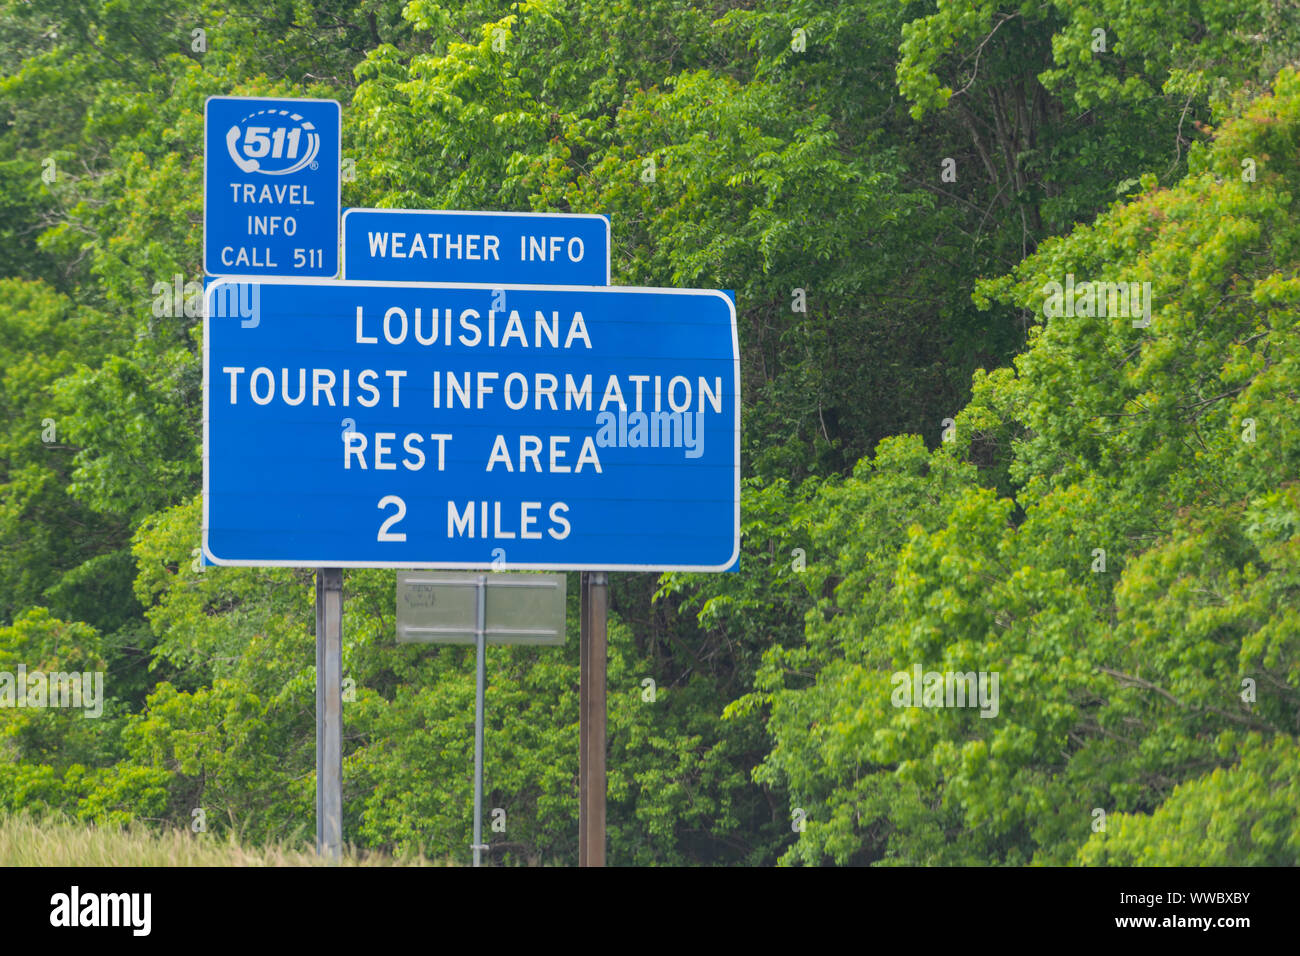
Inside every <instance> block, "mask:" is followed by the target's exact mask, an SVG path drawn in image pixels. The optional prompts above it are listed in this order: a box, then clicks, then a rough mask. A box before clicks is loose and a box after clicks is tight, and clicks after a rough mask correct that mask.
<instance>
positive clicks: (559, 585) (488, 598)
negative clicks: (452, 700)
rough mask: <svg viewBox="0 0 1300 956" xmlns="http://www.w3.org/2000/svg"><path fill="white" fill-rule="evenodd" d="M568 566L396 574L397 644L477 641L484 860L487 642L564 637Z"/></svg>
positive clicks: (544, 641)
mask: <svg viewBox="0 0 1300 956" xmlns="http://www.w3.org/2000/svg"><path fill="white" fill-rule="evenodd" d="M564 601H565V577H564V575H563V574H469V573H465V572H459V571H450V572H446V571H443V572H440V571H418V572H416V571H412V572H404V573H399V574H398V575H397V641H398V643H399V644H467V643H473V644H474V645H475V648H476V654H475V657H476V660H475V664H476V667H475V678H474V831H473V837H472V842H471V843H470V847H471V849H472V850H473V851H474V865H475V866H479V865H480V863H481V862H482V853H483V851H484V850H486V849H487V848H488V847H487V844H485V843H484V842H483V724H484V697H485V691H486V684H487V680H486V669H487V664H486V658H487V645H488V644H535V645H558V644H563V643H564V616H565V615H564V612H565V606H564Z"/></svg>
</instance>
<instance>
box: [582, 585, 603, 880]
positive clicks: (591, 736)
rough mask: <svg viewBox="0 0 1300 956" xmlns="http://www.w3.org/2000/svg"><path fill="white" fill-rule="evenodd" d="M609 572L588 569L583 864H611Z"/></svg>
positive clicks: (584, 605) (584, 606)
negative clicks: (607, 804)
mask: <svg viewBox="0 0 1300 956" xmlns="http://www.w3.org/2000/svg"><path fill="white" fill-rule="evenodd" d="M608 583H609V575H607V574H606V573H605V572H604V571H583V572H582V602H581V604H582V622H581V638H580V646H579V649H578V653H579V657H580V663H579V671H578V673H579V676H578V715H579V716H578V866H604V865H605V790H606V778H605V666H606V663H607V660H608V655H607V651H606V649H607V646H608V643H607V633H606V624H607V619H608V614H607V612H608V608H609V593H608Z"/></svg>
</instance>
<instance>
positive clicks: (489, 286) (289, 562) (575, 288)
mask: <svg viewBox="0 0 1300 956" xmlns="http://www.w3.org/2000/svg"><path fill="white" fill-rule="evenodd" d="M250 281H251V282H256V283H258V284H259V285H327V286H337V287H341V288H348V287H352V288H358V287H360V288H375V287H380V288H398V289H482V290H484V291H487V292H491V291H493V290H496V289H504V290H506V291H507V292H509V291H520V292H598V293H611V292H651V293H659V294H671V295H706V296H716V297H718V298H720V299H722V301H724V302H725V303H726V304H727V309H728V311H729V313H730V315H731V353H732V373H733V375H734V376H735V382H736V398H735V435H736V444H735V456H736V458H735V461H736V466H735V474H734V477H733V482H734V483H733V490H734V505H735V507H734V511H733V514H732V521H733V525H732V527H733V529H734V533H733V538H732V549H731V557H730V558H728V559H727V560H726V561H725V562H723V563H721V564H716V565H712V564H711V565H703V564H565V563H558V562H528V563H516V562H507V564H506V566H505V567H503V568H500V569H499V570H502V571H654V572H664V571H728V570H730V568H731V566H732V565H733V564H736V562H737V560H738V559H739V557H740V385H741V381H740V339H739V337H738V335H737V334H736V303H735V302H733V301H732V299H731V296H729V295H727V294H726V293H725V292H721V291H719V290H717V289H668V288H659V287H656V286H606V285H504V284H498V283H485V282H397V281H368V280H364V279H323V278H296V277H283V276H265V277H258V278H256V279H251V280H250V279H239V278H234V277H231V276H221V277H219V278H216V279H215V280H214V281H213V282H212V283H211V284H210V285H209V286H208V288H207V290H206V292H205V293H204V308H203V528H202V545H203V557H204V559H205V560H206V561H208V562H209V563H211V564H213V565H215V566H217V567H246V568H408V569H410V570H447V571H469V570H479V569H484V568H490V567H491V565H492V562H491V560H486V561H484V562H482V563H477V564H475V563H471V562H466V561H421V562H415V563H412V562H410V561H337V560H318V559H311V560H308V559H297V558H295V559H281V560H275V561H254V560H245V559H233V560H231V559H224V558H218V557H217V556H216V555H214V554H213V553H212V550H211V548H210V547H209V546H208V530H209V527H208V525H209V523H208V479H209V477H210V474H209V472H210V469H209V467H208V463H209V461H210V458H209V448H208V428H209V425H210V423H211V416H210V414H209V409H208V400H209V397H210V394H211V381H210V375H209V367H208V366H209V360H210V358H211V349H210V347H209V333H210V330H211V325H212V296H213V293H214V291H215V290H216V289H217V288H218V287H220V286H222V285H223V284H225V285H230V284H242V283H245V282H250ZM228 321H238V317H234V318H231V319H229V320H228Z"/></svg>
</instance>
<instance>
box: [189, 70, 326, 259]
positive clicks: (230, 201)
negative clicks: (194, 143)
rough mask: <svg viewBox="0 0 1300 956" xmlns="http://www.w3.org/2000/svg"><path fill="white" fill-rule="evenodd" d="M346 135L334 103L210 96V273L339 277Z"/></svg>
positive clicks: (206, 197) (206, 191)
mask: <svg viewBox="0 0 1300 956" xmlns="http://www.w3.org/2000/svg"><path fill="white" fill-rule="evenodd" d="M341 130H342V112H341V110H340V108H339V104H338V102H337V101H335V100H298V99H265V98H262V97H243V96H210V97H208V101H207V104H206V105H205V107H204V135H203V269H204V271H205V272H207V273H208V274H209V275H214V276H303V277H309V276H319V277H326V278H328V277H332V276H336V275H338V271H339V207H340V205H341V195H342V194H341V191H340V190H341V189H342V183H341V171H340V168H339V167H340V153H341V140H340V137H341V135H342V133H341Z"/></svg>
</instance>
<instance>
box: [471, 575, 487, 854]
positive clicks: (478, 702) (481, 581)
mask: <svg viewBox="0 0 1300 956" xmlns="http://www.w3.org/2000/svg"><path fill="white" fill-rule="evenodd" d="M475 590H477V591H478V594H477V595H476V598H477V601H476V603H477V605H478V613H477V614H476V615H475V621H474V644H475V647H476V648H477V654H476V655H475V656H476V658H477V661H476V663H477V668H476V671H475V677H474V843H473V848H474V865H475V866H478V865H479V864H480V863H481V862H482V856H481V854H482V852H483V851H484V850H486V849H487V847H486V846H484V844H483V694H484V685H485V684H486V683H487V680H486V674H485V670H486V666H487V665H486V662H485V660H484V658H485V657H486V656H487V636H486V630H487V628H486V625H487V621H486V618H487V576H486V575H482V574H480V575H479V576H478V580H477V582H475Z"/></svg>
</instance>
